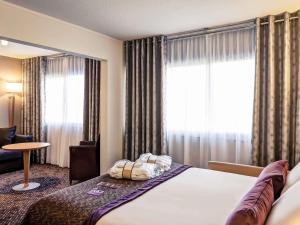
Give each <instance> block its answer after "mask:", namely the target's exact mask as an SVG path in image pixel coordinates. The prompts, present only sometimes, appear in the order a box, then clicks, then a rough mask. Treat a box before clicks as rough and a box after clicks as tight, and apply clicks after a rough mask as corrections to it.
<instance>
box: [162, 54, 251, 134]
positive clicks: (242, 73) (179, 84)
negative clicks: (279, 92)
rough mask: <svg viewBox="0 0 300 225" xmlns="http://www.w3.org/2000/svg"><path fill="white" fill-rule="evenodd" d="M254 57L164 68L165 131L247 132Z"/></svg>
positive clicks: (249, 127) (249, 120) (249, 119)
mask: <svg viewBox="0 0 300 225" xmlns="http://www.w3.org/2000/svg"><path fill="white" fill-rule="evenodd" d="M254 68H255V66H254V59H247V60H233V61H226V62H215V63H213V64H211V65H210V66H207V65H186V66H176V67H169V68H168V70H167V87H166V88H167V109H166V112H167V115H166V118H167V130H168V132H172V133H176V132H177V133H190V134H194V135H199V134H200V133H203V132H211V133H216V134H217V133H228V134H230V133H240V134H250V133H251V126H252V108H253V91H254V86H253V85H254V74H255V73H254Z"/></svg>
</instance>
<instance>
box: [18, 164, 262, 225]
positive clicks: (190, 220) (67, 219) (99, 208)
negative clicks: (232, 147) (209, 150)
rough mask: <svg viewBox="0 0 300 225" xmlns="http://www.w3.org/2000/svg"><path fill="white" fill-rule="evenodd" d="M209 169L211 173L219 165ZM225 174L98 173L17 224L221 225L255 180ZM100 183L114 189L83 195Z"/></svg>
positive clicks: (178, 170)
mask: <svg viewBox="0 0 300 225" xmlns="http://www.w3.org/2000/svg"><path fill="white" fill-rule="evenodd" d="M210 166H211V167H212V169H214V167H215V166H217V167H220V164H213V163H212V164H211V165H210ZM230 168H232V167H230ZM222 169H223V170H224V171H226V170H227V169H228V168H226V166H225V167H224V166H222V165H221V168H218V170H222ZM239 171H242V170H240V168H239ZM255 171H257V170H255ZM227 172H228V171H226V172H221V171H214V170H207V169H199V168H190V167H187V166H183V165H180V164H176V163H174V164H173V165H172V168H171V170H170V171H168V172H166V173H165V174H164V175H162V176H160V177H157V178H154V179H151V180H149V181H131V180H116V179H112V178H110V177H109V176H108V175H104V176H101V177H97V178H94V179H92V180H89V181H86V182H83V183H80V184H77V185H74V186H71V187H68V188H65V189H63V190H60V191H58V192H55V193H53V194H51V195H49V196H47V197H45V198H42V199H41V200H39V201H38V202H37V203H35V204H34V205H32V206H31V207H30V209H29V210H28V212H27V214H26V217H25V219H24V221H23V224H31V225H38V224H39V225H41V224H61V225H63V224H66V225H67V224H72V225H75V224H89V225H92V224H93V225H94V224H97V225H140V224H144V225H153V224H155V225H162V224H172V225H177V224H178V225H179V224H180V225H182V224H189V225H193V224H195V225H196V224H197V225H220V224H225V221H226V219H227V217H228V215H229V214H230V213H231V211H232V210H233V209H234V208H235V207H236V205H237V204H238V202H239V201H240V199H241V198H242V197H243V196H244V195H245V194H246V193H247V192H248V190H249V189H250V188H251V187H252V186H253V185H254V183H255V181H256V178H255V177H251V176H245V175H239V174H234V173H227ZM100 181H102V182H107V183H114V184H117V185H119V186H118V188H109V187H103V186H102V187H101V189H103V190H104V193H103V194H102V195H100V196H94V195H89V194H87V193H88V192H89V191H90V190H91V189H92V188H94V187H96V186H97V184H98V183H99V182H100Z"/></svg>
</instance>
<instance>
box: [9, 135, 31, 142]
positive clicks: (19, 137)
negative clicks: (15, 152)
mask: <svg viewBox="0 0 300 225" xmlns="http://www.w3.org/2000/svg"><path fill="white" fill-rule="evenodd" d="M32 141H33V137H32V135H21V134H17V135H16V136H15V141H14V143H24V142H32Z"/></svg>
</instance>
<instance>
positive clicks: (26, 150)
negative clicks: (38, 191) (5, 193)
mask: <svg viewBox="0 0 300 225" xmlns="http://www.w3.org/2000/svg"><path fill="white" fill-rule="evenodd" d="M48 146H50V144H49V143H43V142H28V143H18V144H10V145H5V146H2V148H3V149H4V150H8V151H21V152H23V163H24V183H22V184H19V185H16V186H14V187H13V190H15V191H27V190H32V189H35V188H37V187H39V186H40V184H39V183H34V182H32V183H29V165H30V152H31V151H32V150H36V149H41V148H47V147H48Z"/></svg>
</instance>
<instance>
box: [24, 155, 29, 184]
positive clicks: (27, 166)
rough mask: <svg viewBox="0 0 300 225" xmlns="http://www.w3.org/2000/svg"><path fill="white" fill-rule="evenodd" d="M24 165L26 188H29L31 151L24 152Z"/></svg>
mask: <svg viewBox="0 0 300 225" xmlns="http://www.w3.org/2000/svg"><path fill="white" fill-rule="evenodd" d="M23 163H24V188H26V187H28V183H29V166H30V151H24V152H23Z"/></svg>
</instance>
